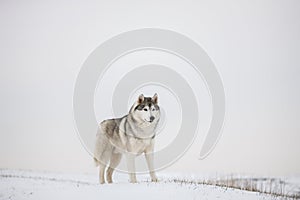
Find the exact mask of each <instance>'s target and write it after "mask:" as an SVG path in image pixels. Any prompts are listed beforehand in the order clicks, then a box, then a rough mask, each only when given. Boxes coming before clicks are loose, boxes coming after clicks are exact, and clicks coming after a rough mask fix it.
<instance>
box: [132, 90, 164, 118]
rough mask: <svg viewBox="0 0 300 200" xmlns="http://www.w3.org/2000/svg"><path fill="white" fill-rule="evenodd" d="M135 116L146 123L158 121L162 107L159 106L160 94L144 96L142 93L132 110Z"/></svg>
mask: <svg viewBox="0 0 300 200" xmlns="http://www.w3.org/2000/svg"><path fill="white" fill-rule="evenodd" d="M132 112H133V114H134V116H135V118H137V119H138V120H140V121H144V122H146V123H149V124H151V123H155V122H158V120H159V118H160V109H159V106H158V96H157V94H156V93H155V94H154V95H153V97H144V95H143V94H141V95H140V96H139V97H138V100H137V102H136V103H135V104H134V106H133V110H132Z"/></svg>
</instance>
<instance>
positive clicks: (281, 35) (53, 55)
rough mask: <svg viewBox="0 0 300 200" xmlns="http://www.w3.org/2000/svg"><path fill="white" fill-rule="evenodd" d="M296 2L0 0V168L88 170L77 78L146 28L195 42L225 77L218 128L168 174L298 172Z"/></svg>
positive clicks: (299, 26) (298, 14)
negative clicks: (115, 44) (206, 145)
mask: <svg viewBox="0 0 300 200" xmlns="http://www.w3.org/2000/svg"><path fill="white" fill-rule="evenodd" d="M299 10H300V2H299V1H297V0H294V1H291V0H288V1H283V0H282V1H275V0H274V1H155V0H153V1H130V0H128V1H50V0H48V1H15V0H2V1H1V2H0V28H1V29H0V30H1V31H0V58H1V59H0V102H1V103H0V167H1V168H22V169H40V170H50V171H64V172H65V171H74V172H95V171H96V169H95V168H94V167H93V163H92V159H91V158H90V156H89V155H88V153H87V152H86V151H85V149H84V148H83V147H82V145H81V143H80V140H79V139H78V137H77V133H76V130H75V127H74V122H73V113H72V112H73V111H72V95H73V88H74V83H75V81H76V76H77V74H78V72H79V70H80V67H81V65H82V63H83V62H84V61H85V59H86V58H87V57H88V55H89V54H90V53H91V52H92V51H93V50H94V49H95V48H96V47H97V46H98V45H100V44H101V43H102V42H104V41H106V40H107V39H109V38H111V37H112V36H114V35H117V34H119V33H121V32H125V31H129V30H133V29H139V28H145V27H153V28H164V29H170V30H174V31H177V32H179V33H182V34H184V35H186V36H188V37H190V38H191V39H193V40H194V41H196V42H197V43H199V44H200V45H201V46H202V47H203V48H204V49H205V50H206V52H207V53H208V55H209V56H210V57H211V59H212V60H213V62H214V63H215V65H216V67H217V69H218V71H219V72H220V75H221V77H222V79H223V83H224V87H225V93H226V103H227V107H226V110H227V113H226V124H225V127H224V130H223V135H222V137H221V139H220V141H219V143H218V145H217V146H216V148H215V150H214V151H213V153H212V154H210V156H209V157H207V158H206V159H205V160H198V155H199V151H200V144H202V141H200V140H199V139H198V140H196V142H195V143H194V145H193V146H192V148H191V149H190V150H189V151H188V152H187V154H186V155H185V156H184V157H183V158H181V159H180V160H179V161H178V162H177V163H176V164H174V165H173V166H171V167H170V168H168V169H167V170H169V171H180V172H184V173H192V172H198V173H206V172H210V173H215V172H218V173H223V172H226V173H254V174H263V175H292V174H299V173H300V160H299V154H300V145H299V141H300V123H299V119H300V116H299V113H300V106H299V102H300V94H299V85H300V79H299V78H298V76H299V73H300V67H299V65H300V58H299V52H300V38H299V35H300V21H299V18H300V12H299Z"/></svg>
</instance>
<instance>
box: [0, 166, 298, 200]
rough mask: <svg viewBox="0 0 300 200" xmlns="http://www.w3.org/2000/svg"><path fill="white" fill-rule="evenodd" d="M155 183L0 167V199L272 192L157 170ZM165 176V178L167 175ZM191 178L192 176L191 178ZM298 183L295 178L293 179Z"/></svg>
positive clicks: (249, 195) (242, 195)
mask: <svg viewBox="0 0 300 200" xmlns="http://www.w3.org/2000/svg"><path fill="white" fill-rule="evenodd" d="M158 176H159V179H160V181H159V182H158V183H152V182H149V178H148V176H146V175H138V180H139V183H137V184H130V183H128V180H127V179H128V176H127V175H126V174H120V173H116V176H115V177H114V180H115V182H116V183H113V184H104V185H100V184H98V176H97V175H96V174H62V173H50V172H37V171H24V170H8V169H2V170H0V199H17V200H19V199H26V200H27V199H30V200H31V199H32V200H33V199H36V200H42V199H46V200H47V199H71V198H72V200H75V199H89V200H92V199H97V200H99V199H139V200H141V199H142V200H148V199H151V200H152V199H173V200H176V199H204V200H205V199H209V200H212V199H222V200H227V199H228V200H229V199H230V200H235V199H245V200H250V199H266V200H268V199H274V198H275V197H274V196H271V195H266V194H259V193H257V192H249V191H243V190H238V189H230V188H223V187H217V186H211V185H203V184H193V183H184V182H182V183H179V182H174V181H172V178H171V176H170V175H165V174H164V175H161V176H160V174H158ZM167 177H169V178H167ZM176 177H177V178H178V175H176ZM191 179H192V178H191ZM297 183H299V182H297Z"/></svg>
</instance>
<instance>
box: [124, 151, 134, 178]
mask: <svg viewBox="0 0 300 200" xmlns="http://www.w3.org/2000/svg"><path fill="white" fill-rule="evenodd" d="M126 162H127V168H128V173H129V178H130V183H136V175H135V155H134V154H132V153H127V154H126Z"/></svg>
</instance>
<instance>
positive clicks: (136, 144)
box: [128, 137, 152, 154]
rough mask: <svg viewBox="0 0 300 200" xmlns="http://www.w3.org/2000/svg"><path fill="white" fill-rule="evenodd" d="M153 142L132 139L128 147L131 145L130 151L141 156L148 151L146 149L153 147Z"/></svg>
mask: <svg viewBox="0 0 300 200" xmlns="http://www.w3.org/2000/svg"><path fill="white" fill-rule="evenodd" d="M151 140H152V139H137V138H134V137H131V138H130V139H129V141H128V145H129V146H128V147H129V149H128V150H129V151H130V152H131V153H135V154H141V153H143V152H144V151H145V150H146V148H148V147H149V145H151Z"/></svg>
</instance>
